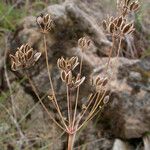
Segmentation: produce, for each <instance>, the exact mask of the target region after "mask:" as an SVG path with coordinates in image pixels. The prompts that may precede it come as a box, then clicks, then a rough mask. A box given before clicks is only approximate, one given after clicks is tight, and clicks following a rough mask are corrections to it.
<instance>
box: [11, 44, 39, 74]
mask: <svg viewBox="0 0 150 150" xmlns="http://www.w3.org/2000/svg"><path fill="white" fill-rule="evenodd" d="M40 56H41V53H40V52H35V51H34V50H33V48H31V47H30V46H29V45H28V44H25V45H22V46H21V47H20V48H17V51H16V53H15V55H14V56H13V55H11V54H10V55H9V57H10V58H11V69H12V70H13V71H17V70H20V69H25V68H29V67H31V66H33V65H34V64H35V62H36V61H37V60H38V59H39V58H40Z"/></svg>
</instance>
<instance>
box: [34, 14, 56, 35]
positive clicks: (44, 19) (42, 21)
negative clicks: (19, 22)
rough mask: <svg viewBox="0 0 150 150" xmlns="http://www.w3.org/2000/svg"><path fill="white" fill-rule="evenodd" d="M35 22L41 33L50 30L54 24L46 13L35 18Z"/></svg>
mask: <svg viewBox="0 0 150 150" xmlns="http://www.w3.org/2000/svg"><path fill="white" fill-rule="evenodd" d="M36 22H37V24H38V25H39V27H40V28H41V30H42V32H43V33H48V31H50V30H51V29H52V27H53V26H54V23H53V20H52V19H51V17H50V15H49V14H46V15H45V16H44V15H43V14H41V15H40V16H38V17H37V18H36Z"/></svg>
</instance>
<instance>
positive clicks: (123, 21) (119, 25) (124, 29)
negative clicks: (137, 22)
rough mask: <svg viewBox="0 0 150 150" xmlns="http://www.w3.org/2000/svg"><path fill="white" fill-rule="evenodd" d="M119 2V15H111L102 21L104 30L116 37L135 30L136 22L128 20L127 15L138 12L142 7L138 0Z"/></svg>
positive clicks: (121, 0)
mask: <svg viewBox="0 0 150 150" xmlns="http://www.w3.org/2000/svg"><path fill="white" fill-rule="evenodd" d="M119 2H120V3H119ZM119 2H118V3H119V4H118V5H119V6H118V9H119V10H120V13H119V14H118V15H117V17H113V16H111V17H108V18H107V19H106V20H103V22H102V25H103V28H104V30H106V31H107V32H108V33H109V34H111V35H112V36H114V37H116V38H119V37H124V36H125V35H128V34H131V33H132V32H134V31H135V28H134V23H133V22H128V21H127V15H128V14H129V13H131V12H136V11H137V10H138V9H139V7H140V5H139V2H138V0H136V1H133V2H132V0H120V1H119Z"/></svg>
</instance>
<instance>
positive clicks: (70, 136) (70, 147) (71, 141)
mask: <svg viewBox="0 0 150 150" xmlns="http://www.w3.org/2000/svg"><path fill="white" fill-rule="evenodd" d="M75 135H76V134H75V133H73V134H68V150H73V145H74V142H75Z"/></svg>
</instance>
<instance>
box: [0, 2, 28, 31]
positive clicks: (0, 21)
mask: <svg viewBox="0 0 150 150" xmlns="http://www.w3.org/2000/svg"><path fill="white" fill-rule="evenodd" d="M25 15H26V13H25V11H22V9H18V8H15V6H13V5H8V4H5V3H4V2H2V1H1V2H0V16H1V18H0V30H2V31H5V30H10V31H14V30H15V28H16V25H17V23H18V21H19V20H20V19H21V18H23V17H24V16H25Z"/></svg>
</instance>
